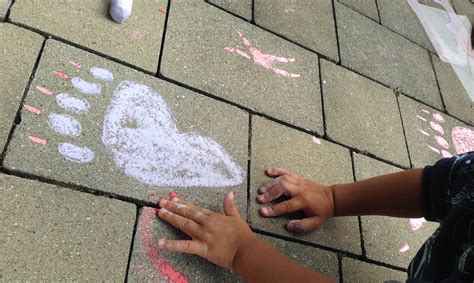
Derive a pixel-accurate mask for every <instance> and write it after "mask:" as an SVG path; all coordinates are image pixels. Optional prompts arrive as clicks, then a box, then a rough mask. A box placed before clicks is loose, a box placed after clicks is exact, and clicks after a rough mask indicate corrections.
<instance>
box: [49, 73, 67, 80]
mask: <svg viewBox="0 0 474 283" xmlns="http://www.w3.org/2000/svg"><path fill="white" fill-rule="evenodd" d="M53 74H55V75H56V76H58V77H60V78H61V79H65V80H67V79H69V76H68V75H67V74H65V73H63V72H60V71H53Z"/></svg>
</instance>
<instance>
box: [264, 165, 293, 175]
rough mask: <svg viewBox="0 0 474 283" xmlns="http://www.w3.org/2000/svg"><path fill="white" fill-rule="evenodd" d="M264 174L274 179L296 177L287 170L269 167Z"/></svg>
mask: <svg viewBox="0 0 474 283" xmlns="http://www.w3.org/2000/svg"><path fill="white" fill-rule="evenodd" d="M265 174H267V176H269V177H276V176H281V175H289V176H291V177H296V176H297V175H296V174H295V173H293V172H291V171H289V170H286V169H283V168H278V167H270V168H268V169H267V170H265Z"/></svg>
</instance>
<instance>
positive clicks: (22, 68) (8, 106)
mask: <svg viewBox="0 0 474 283" xmlns="http://www.w3.org/2000/svg"><path fill="white" fill-rule="evenodd" d="M0 38H1V39H2V40H0V52H2V53H1V54H2V55H1V56H0V66H2V67H1V68H0V85H1V86H2V88H3V89H2V92H0V101H2V102H1V103H0V151H2V150H3V148H4V146H5V143H6V142H7V138H8V134H9V133H10V129H11V127H12V125H13V121H14V120H15V116H16V112H17V110H18V107H20V102H21V98H22V96H23V92H24V90H25V87H26V84H27V83H28V79H29V77H30V74H31V71H32V70H33V66H34V65H35V61H36V58H37V57H38V53H39V52H40V50H41V45H42V43H43V37H41V36H40V35H38V34H35V33H32V32H30V31H27V30H25V29H22V28H18V27H15V26H12V25H9V24H0Z"/></svg>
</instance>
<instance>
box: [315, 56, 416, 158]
mask: <svg viewBox="0 0 474 283" xmlns="http://www.w3.org/2000/svg"><path fill="white" fill-rule="evenodd" d="M321 74H322V75H321V78H322V81H323V95H324V109H325V117H326V131H327V135H328V136H329V137H330V138H331V139H334V140H336V141H339V142H341V143H343V144H346V145H349V146H351V147H355V148H357V149H359V150H363V151H367V152H370V153H372V154H374V155H376V156H378V157H380V158H383V159H386V160H389V161H392V162H395V163H397V164H400V165H403V166H407V167H409V166H410V161H409V159H408V153H407V149H406V144H405V137H404V135H403V127H402V124H401V119H400V113H399V110H398V104H397V98H396V96H395V94H394V93H393V91H392V90H390V89H389V88H386V87H384V86H382V85H379V84H377V83H375V82H373V81H371V80H369V79H366V78H364V77H362V76H360V75H357V74H355V73H353V72H351V71H349V70H347V69H344V68H342V67H339V66H336V65H335V64H333V63H330V62H328V61H324V60H322V61H321ZM341 82H344V83H341Z"/></svg>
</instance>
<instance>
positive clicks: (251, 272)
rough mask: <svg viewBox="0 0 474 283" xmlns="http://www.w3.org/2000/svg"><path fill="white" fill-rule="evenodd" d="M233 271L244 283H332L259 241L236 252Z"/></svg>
mask: <svg viewBox="0 0 474 283" xmlns="http://www.w3.org/2000/svg"><path fill="white" fill-rule="evenodd" d="M233 269H234V271H235V272H237V273H238V274H239V275H240V276H241V277H242V278H243V279H244V281H245V282H333V281H332V280H331V279H330V278H328V277H326V276H324V275H322V274H321V273H319V272H316V271H313V270H311V269H308V268H305V267H303V266H301V265H298V264H296V263H295V262H294V261H292V260H291V259H290V258H288V257H286V256H285V255H283V254H282V253H280V252H279V251H278V250H276V249H275V248H274V247H272V246H271V245H270V244H268V243H266V242H265V241H263V240H260V239H257V240H256V241H255V242H253V243H251V244H249V245H248V246H246V247H245V248H243V249H242V250H241V251H239V252H238V254H237V255H236V256H235V259H234V264H233Z"/></svg>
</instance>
